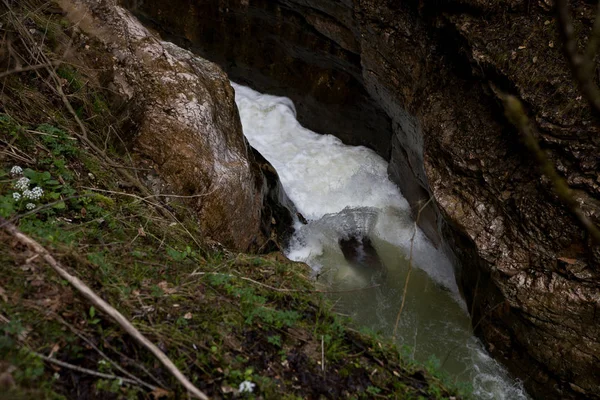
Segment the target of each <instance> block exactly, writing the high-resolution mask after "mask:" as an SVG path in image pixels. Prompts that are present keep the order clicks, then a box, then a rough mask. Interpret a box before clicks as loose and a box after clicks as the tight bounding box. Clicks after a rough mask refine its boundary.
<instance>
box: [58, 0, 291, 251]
mask: <svg viewBox="0 0 600 400" xmlns="http://www.w3.org/2000/svg"><path fill="white" fill-rule="evenodd" d="M63 3H64V4H63V8H65V9H66V10H70V12H71V14H73V15H74V18H78V17H77V16H78V15H79V18H80V19H81V21H83V22H82V23H81V24H80V26H81V28H82V30H83V31H84V32H85V33H86V34H88V35H90V36H91V37H93V38H95V39H96V40H99V41H100V42H102V43H103V44H104V45H105V46H106V48H107V49H108V50H109V53H110V55H111V56H112V60H110V61H109V62H107V65H104V66H103V67H104V68H103V72H102V74H103V76H102V77H101V80H102V81H103V85H105V86H106V87H108V88H109V90H110V91H111V95H112V97H113V103H121V104H122V107H121V109H122V110H126V113H127V115H126V117H124V120H125V121H126V122H125V125H126V126H127V131H128V132H129V135H128V137H127V138H125V140H126V141H127V143H128V145H130V146H131V148H132V150H133V152H134V154H136V155H137V156H139V157H141V159H142V160H143V162H144V166H151V167H153V169H154V170H155V171H156V172H157V174H156V176H154V175H153V176H149V177H147V178H148V179H147V180H150V181H152V185H151V187H152V190H153V191H154V194H155V195H157V196H159V197H161V198H167V199H168V200H171V201H184V202H185V203H186V204H188V205H189V206H191V207H192V208H193V209H194V210H195V211H196V215H197V216H198V221H199V223H200V225H201V227H202V230H203V232H204V233H205V234H206V236H207V237H208V238H210V239H213V240H216V241H218V242H220V243H221V244H223V245H224V246H226V247H229V248H231V249H235V250H238V251H249V250H255V251H256V250H264V249H265V248H266V246H271V245H272V243H271V244H269V243H270V242H269V240H270V239H272V238H271V236H272V233H274V232H275V231H276V230H277V229H278V227H279V226H281V227H282V229H284V226H289V221H286V215H287V220H289V219H290V216H289V211H286V209H285V207H284V206H282V205H281V203H279V202H278V201H279V199H278V197H280V198H282V199H283V198H285V193H284V192H283V190H282V189H281V188H280V187H278V184H279V183H278V177H277V175H276V174H275V175H273V174H271V175H269V176H268V177H267V176H266V175H265V174H264V173H263V170H262V169H261V167H260V166H259V164H258V163H257V161H256V155H255V154H254V153H253V151H252V149H251V148H250V146H249V145H248V144H247V142H246V140H245V138H244V136H243V133H242V128H241V124H240V120H239V115H238V113H237V108H236V106H235V101H234V100H235V99H234V91H233V88H232V87H231V85H230V84H229V79H228V77H227V75H226V74H225V73H224V72H223V71H222V70H221V68H220V67H218V66H217V65H216V64H214V63H212V62H209V61H206V60H203V59H201V58H199V57H197V56H195V55H194V54H192V53H191V52H189V51H187V50H184V49H182V48H180V47H177V46H176V45H174V44H172V43H169V42H163V41H161V40H159V39H158V37H156V36H155V35H154V34H152V33H151V32H149V31H148V30H147V29H146V28H145V27H143V26H142V25H141V24H140V22H139V21H138V20H137V19H136V18H135V17H134V16H132V15H131V14H130V12H129V11H127V10H125V9H123V8H121V7H118V6H117V5H116V1H112V0H81V1H79V2H77V3H75V4H76V6H73V4H72V3H71V2H63ZM78 7H80V9H78ZM77 22H78V23H79V20H78V21H77ZM96 61H97V62H96V63H97V64H98V63H99V61H98V60H96ZM261 161H262V163H263V164H264V163H265V162H266V161H264V160H261ZM169 195H173V196H169ZM275 216H277V218H275ZM279 221H280V222H281V224H278V222H279ZM284 221H285V222H287V225H285V223H284Z"/></svg>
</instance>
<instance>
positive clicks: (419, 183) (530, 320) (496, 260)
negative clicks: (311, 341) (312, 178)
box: [129, 0, 600, 398]
mask: <svg viewBox="0 0 600 400" xmlns="http://www.w3.org/2000/svg"><path fill="white" fill-rule="evenodd" d="M548 4H549V3H548V2H546V1H520V0H514V1H500V2H491V1H478V0H461V1H458V0H456V1H447V2H441V3H436V4H435V5H433V4H432V5H431V6H429V5H427V2H416V1H407V2H403V1H397V0H342V1H333V0H277V1H267V0H221V1H208V0H176V1H168V2H166V1H161V0H146V1H145V2H143V4H141V5H140V4H133V2H130V4H129V6H130V7H132V8H135V11H136V12H137V13H138V14H139V15H141V16H143V17H145V18H146V20H147V22H153V23H155V26H156V27H158V28H160V29H161V30H162V31H163V33H164V34H165V35H166V36H167V37H169V38H172V39H174V40H176V41H178V42H179V43H181V44H184V45H185V46H187V47H190V48H193V49H194V50H195V51H197V52H199V53H200V54H203V55H205V56H206V57H207V58H209V59H211V60H214V61H216V62H218V63H219V64H221V65H222V66H223V68H224V69H225V70H226V71H227V72H228V73H229V74H230V75H231V77H232V79H234V80H239V81H241V82H247V83H250V84H251V85H252V86H254V87H256V88H258V89H260V90H263V91H268V92H271V93H275V94H285V95H287V96H289V97H291V98H292V99H293V100H294V101H295V102H296V104H297V105H298V112H299V117H300V120H301V122H302V123H304V124H305V125H307V126H308V127H310V128H313V129H315V130H317V131H320V132H325V133H333V134H336V135H337V136H339V137H340V138H342V139H343V140H345V141H346V142H348V143H351V144H365V145H367V146H369V147H371V148H373V149H375V150H376V151H378V152H379V153H380V154H381V155H382V156H384V157H386V158H387V159H389V160H390V170H389V172H390V175H391V176H392V177H393V178H394V180H395V181H396V182H397V183H398V184H399V185H400V187H401V188H402V190H403V193H404V194H405V196H406V197H407V198H408V200H409V201H410V202H411V203H412V204H413V206H414V207H415V208H418V207H419V204H422V203H424V202H425V201H427V200H428V199H429V198H430V197H431V196H433V198H434V200H435V202H434V204H433V205H432V206H428V207H427V208H426V209H425V211H424V214H423V215H422V218H421V221H420V223H421V226H422V227H423V229H424V230H425V232H426V233H427V234H428V236H429V237H430V238H431V239H432V240H433V241H434V242H435V243H438V244H440V245H441V246H445V247H447V248H448V249H449V251H451V252H452V254H453V255H454V256H455V257H456V259H457V261H459V262H458V263H457V265H458V268H459V269H460V270H459V271H458V277H459V278H458V279H459V281H460V282H459V283H460V284H461V286H462V289H463V292H464V295H465V298H466V300H467V302H468V303H469V307H470V309H472V310H473V321H474V324H476V326H477V328H478V332H479V334H480V335H481V336H482V337H483V338H484V339H485V341H486V342H487V343H488V344H489V348H490V351H491V352H492V354H494V355H495V356H496V357H497V358H498V359H499V360H501V361H503V362H504V363H506V364H507V365H508V366H509V367H510V369H511V370H512V371H513V372H514V373H515V374H516V375H517V376H519V377H521V378H522V379H523V380H524V381H525V384H526V386H527V387H528V389H529V390H530V391H531V393H532V394H533V395H534V396H535V397H538V398H547V397H549V396H550V397H560V398H598V393H600V369H599V368H598V360H599V358H600V339H599V338H600V323H599V322H598V321H599V318H600V316H599V313H600V311H599V308H600V290H599V289H600V276H599V275H600V268H599V263H598V261H599V256H600V252H599V251H598V247H594V246H593V245H592V244H591V242H590V241H589V239H588V238H587V235H586V233H585V232H584V231H583V230H582V229H580V227H579V226H578V224H577V223H576V222H575V220H574V219H573V218H572V216H571V215H570V213H569V212H568V211H567V210H566V209H565V208H564V207H563V206H562V205H561V204H560V202H559V201H558V200H557V199H556V197H555V196H554V195H553V193H552V191H551V189H550V185H549V183H548V182H547V181H546V179H545V178H543V177H542V176H541V175H540V173H539V171H538V170H537V166H536V164H535V163H534V162H533V160H532V158H533V157H531V155H529V154H528V153H527V151H526V150H525V148H524V147H523V145H522V144H521V142H520V139H519V135H518V133H517V132H516V131H515V130H514V129H513V128H512V127H511V126H510V125H509V124H508V122H507V121H506V119H505V117H504V115H503V109H502V106H501V104H500V102H499V100H498V93H499V92H500V91H504V92H509V93H512V94H515V95H517V96H519V97H520V98H521V99H522V100H523V101H524V103H525V104H526V105H527V107H528V112H529V113H530V117H531V118H532V119H533V120H534V121H535V123H536V124H537V127H538V129H539V131H540V133H541V136H540V138H539V139H540V141H541V143H542V146H544V148H546V149H547V151H548V152H549V155H550V156H551V158H552V160H553V161H554V163H555V165H556V166H557V167H558V169H559V170H560V172H561V173H562V174H563V175H564V176H566V177H567V179H568V180H569V183H570V184H571V185H572V186H573V187H574V188H576V189H578V196H579V198H580V200H581V203H582V204H583V207H584V209H585V211H586V213H587V214H588V215H590V216H591V217H592V218H596V217H597V216H598V215H599V214H598V213H599V212H600V207H599V205H598V204H599V203H598V201H597V199H598V198H600V189H599V187H600V186H599V185H598V183H599V182H600V181H599V180H598V166H599V165H598V163H599V161H600V160H599V157H598V154H600V152H599V150H600V149H599V145H600V139H599V137H600V136H598V123H597V120H596V119H594V118H593V117H592V115H591V113H590V110H589V109H588V107H587V105H586V104H585V101H583V100H582V99H581V98H580V97H579V94H578V92H577V89H576V86H575V85H574V83H573V82H572V80H571V78H570V73H569V71H568V68H567V66H566V63H565V62H564V61H563V56H562V54H561V52H560V49H559V47H560V44H559V42H560V40H559V38H558V37H557V34H556V29H555V21H554V18H553V15H552V12H551V10H550V7H549V5H548ZM575 8H576V12H575V13H574V14H575V15H577V18H578V19H577V28H578V30H579V32H581V35H582V36H584V35H585V34H586V32H589V29H590V25H591V23H592V19H591V16H593V10H592V9H591V6H590V5H588V4H586V3H583V2H575Z"/></svg>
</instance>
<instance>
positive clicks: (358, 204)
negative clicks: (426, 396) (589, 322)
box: [232, 83, 527, 400]
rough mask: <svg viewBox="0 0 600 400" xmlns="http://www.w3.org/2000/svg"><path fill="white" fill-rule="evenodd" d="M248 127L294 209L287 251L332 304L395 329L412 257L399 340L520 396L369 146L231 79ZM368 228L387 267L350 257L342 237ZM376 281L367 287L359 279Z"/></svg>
mask: <svg viewBox="0 0 600 400" xmlns="http://www.w3.org/2000/svg"><path fill="white" fill-rule="evenodd" d="M232 85H233V87H234V89H235V92H236V99H235V100H236V103H237V105H238V109H239V112H240V117H241V120H242V126H243V129H244V134H245V136H246V137H247V139H248V141H249V142H250V144H251V145H252V147H254V148H255V149H257V150H258V151H259V152H260V153H261V154H262V155H263V156H264V157H265V158H266V159H267V160H269V161H270V162H271V164H273V167H275V169H276V170H277V172H278V173H279V177H280V179H281V183H282V185H283V187H284V188H285V190H286V192H287V194H288V196H289V197H290V199H291V200H292V201H293V202H294V204H295V205H296V207H297V208H298V211H299V212H301V213H302V214H303V215H304V217H305V218H306V219H307V220H308V221H309V222H308V224H306V225H302V224H300V223H299V222H298V223H297V224H296V232H295V234H294V236H293V237H292V239H291V241H290V243H289V245H288V248H287V249H286V253H287V256H288V257H289V258H291V259H292V260H295V261H303V262H306V263H307V264H309V265H310V266H311V267H312V268H313V270H314V271H315V275H316V276H318V277H319V280H318V282H320V283H321V284H323V285H325V286H327V287H331V288H334V289H336V291H338V290H340V289H342V293H341V294H339V295H336V297H335V301H336V310H337V311H339V312H341V313H345V314H350V315H351V316H352V317H353V320H354V321H356V323H357V324H358V325H364V326H368V327H370V328H371V329H374V330H376V331H380V332H381V333H382V334H384V335H388V336H392V332H393V329H394V324H395V319H396V315H397V313H398V308H399V305H400V303H401V301H402V295H403V292H402V287H403V285H404V281H405V279H406V274H407V271H408V265H409V263H408V253H409V250H410V246H411V237H412V236H413V234H414V235H415V240H414V243H413V259H412V265H413V266H414V268H413V270H412V273H411V278H410V285H409V290H408V291H407V293H406V300H405V309H404V311H403V313H402V318H401V321H400V325H399V328H398V338H397V342H398V344H399V346H400V347H403V346H409V347H408V350H407V351H408V353H410V356H412V357H414V358H415V359H416V360H418V361H422V362H423V361H427V360H428V359H429V358H430V357H431V356H434V357H436V358H437V359H438V360H440V364H442V367H441V368H442V369H443V370H445V371H447V372H448V373H449V374H450V375H451V376H452V377H453V378H456V379H457V380H459V381H464V382H467V383H469V384H471V385H472V387H473V394H474V395H475V397H476V398H480V399H511V400H512V399H526V398H527V396H526V394H525V392H524V391H523V389H522V387H521V385H520V384H519V383H518V382H515V381H514V380H512V379H511V378H510V377H509V376H508V374H507V373H506V371H505V370H504V369H503V368H502V366H500V365H499V364H498V363H497V362H495V361H494V360H493V359H492V358H490V357H489V356H488V354H487V353H486V351H485V350H484V348H483V346H482V345H481V343H480V342H479V340H478V339H476V338H475V337H474V336H473V335H472V334H471V331H470V321H469V318H468V314H467V311H466V308H465V305H464V303H463V301H462V300H461V299H460V296H459V292H458V288H457V285H456V281H455V278H454V272H453V268H452V265H451V264H450V262H449V261H448V260H447V259H446V258H445V257H444V255H443V254H441V253H440V252H439V251H438V250H437V249H435V247H434V246H432V245H431V243H430V242H429V241H428V240H427V239H426V238H425V236H424V235H423V234H422V232H421V231H420V230H417V231H416V232H415V225H414V221H412V220H411V218H410V215H409V207H408V203H407V202H406V200H405V199H404V197H402V195H401V193H400V191H399V190H398V188H397V186H396V185H395V184H393V183H392V182H391V181H390V180H389V179H388V175H387V162H385V160H383V159H382V158H381V157H379V156H378V155H377V154H375V153H374V152H373V151H371V150H369V149H367V148H365V147H354V146H347V145H344V144H343V143H342V142H341V141H340V140H339V139H337V138H335V137H333V136H330V135H320V134H317V133H314V132H312V131H310V130H308V129H305V128H303V127H302V126H301V125H300V124H299V123H298V121H297V120H296V112H295V108H294V105H293V103H292V101H291V100H289V99H287V98H284V97H276V96H270V95H264V94H261V93H258V92H256V91H254V90H252V89H250V88H247V87H244V86H240V85H237V84H234V83H232ZM352 236H354V237H369V238H370V240H371V242H372V245H373V248H374V249H375V250H376V252H377V254H378V256H379V259H380V261H381V264H382V265H383V266H384V268H383V269H382V268H379V269H377V270H374V269H370V268H369V266H368V265H357V264H356V263H353V262H351V261H348V260H347V259H346V257H344V254H343V253H342V250H341V249H340V244H339V243H340V242H339V241H340V239H343V238H348V237H352ZM373 284H377V285H378V286H377V287H375V288H372V289H366V290H363V291H348V292H346V293H343V289H354V288H360V287H367V286H373Z"/></svg>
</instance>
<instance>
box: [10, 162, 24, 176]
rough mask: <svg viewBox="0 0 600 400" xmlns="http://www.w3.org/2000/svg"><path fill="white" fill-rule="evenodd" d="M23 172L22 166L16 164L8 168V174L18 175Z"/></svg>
mask: <svg viewBox="0 0 600 400" xmlns="http://www.w3.org/2000/svg"><path fill="white" fill-rule="evenodd" d="M22 173H23V168H21V167H19V166H18V165H15V166H14V167H12V168H11V169H10V174H11V175H12V176H18V175H21V174H22Z"/></svg>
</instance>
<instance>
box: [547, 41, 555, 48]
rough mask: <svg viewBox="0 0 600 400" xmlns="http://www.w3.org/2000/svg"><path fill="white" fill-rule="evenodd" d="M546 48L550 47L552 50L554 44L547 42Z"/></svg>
mask: <svg viewBox="0 0 600 400" xmlns="http://www.w3.org/2000/svg"><path fill="white" fill-rule="evenodd" d="M548 47H550V48H551V49H553V48H554V42H553V41H552V40H551V41H549V42H548Z"/></svg>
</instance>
